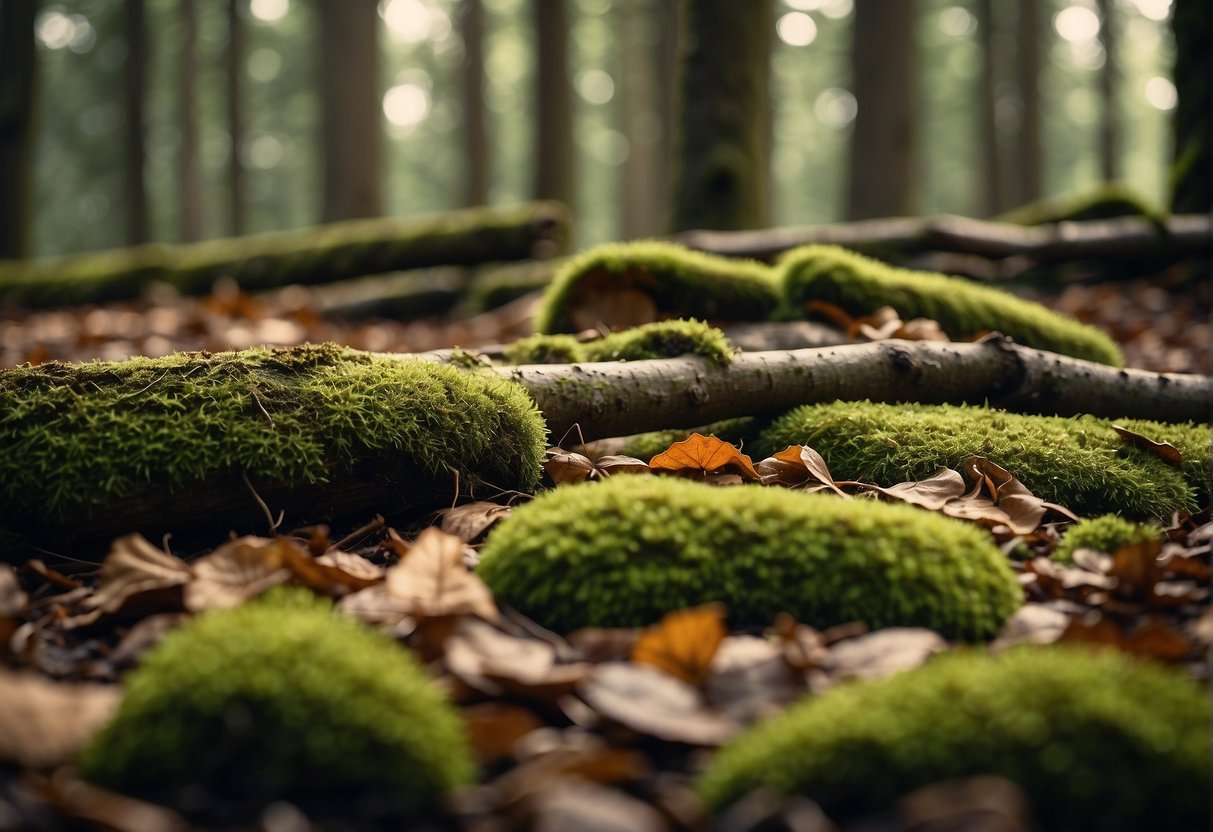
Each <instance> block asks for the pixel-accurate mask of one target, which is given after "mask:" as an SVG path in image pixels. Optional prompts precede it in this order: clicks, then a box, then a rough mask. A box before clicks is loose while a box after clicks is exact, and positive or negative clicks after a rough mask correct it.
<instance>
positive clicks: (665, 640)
mask: <svg viewBox="0 0 1213 832" xmlns="http://www.w3.org/2000/svg"><path fill="white" fill-rule="evenodd" d="M724 637H725V628H724V606H723V605H722V604H705V605H703V606H701V607H695V608H694V609H689V610H678V611H676V612H671V613H667V614H666V615H664V616H662V619H661V621H660V622H658V623H657V624H655V625H653V626H652V627H649V628H647V629H646V630H645V631H644V632H643V633H641V634H640V637H639V638H638V639H636V644H635V646H634V647H633V648H632V661H634V662H636V663H637V664H647V665H652V666H653V667H657V668H660V669H661V670H664V671H665V672H666V673H669V674H670V675H671V676H674V677H675V678H678V679H681V680H682V681H684V682H686V683H688V684H691V685H701V684H703V681H704V680H705V679H707V677H708V672H709V670H710V668H711V666H712V659H713V657H715V655H716V650H717V649H719V647H720V642H722V641H723V640H724Z"/></svg>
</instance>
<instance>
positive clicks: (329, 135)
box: [319, 0, 383, 222]
mask: <svg viewBox="0 0 1213 832" xmlns="http://www.w3.org/2000/svg"><path fill="white" fill-rule="evenodd" d="M319 5H320V32H319V34H320V97H321V108H322V111H323V112H322V117H321V123H322V125H323V128H322V136H321V138H322V144H323V148H324V149H323V151H322V152H323V154H324V208H323V211H322V219H323V221H324V222H333V221H335V220H346V219H354V218H357V217H376V216H380V215H381V214H382V213H383V194H382V190H381V182H382V179H383V128H382V120H381V116H380V112H381V104H380V96H379V38H378V34H379V31H378V13H377V11H376V3H375V0H320V4H319Z"/></svg>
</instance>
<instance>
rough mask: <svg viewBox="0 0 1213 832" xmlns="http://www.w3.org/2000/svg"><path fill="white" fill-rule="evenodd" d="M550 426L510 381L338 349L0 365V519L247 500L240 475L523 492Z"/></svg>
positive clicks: (21, 523) (11, 522) (401, 491)
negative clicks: (209, 490)
mask: <svg viewBox="0 0 1213 832" xmlns="http://www.w3.org/2000/svg"><path fill="white" fill-rule="evenodd" d="M544 433H545V429H544V426H543V422H542V419H541V418H540V416H539V414H538V412H537V411H536V409H535V405H534V404H533V403H532V402H531V400H530V398H529V397H528V396H527V394H526V393H525V391H523V389H522V388H521V387H519V386H517V385H515V384H513V383H510V382H505V381H503V380H501V379H498V378H486V377H482V376H479V375H473V374H470V373H465V372H461V371H459V370H457V369H455V368H452V367H445V366H442V365H438V364H433V363H428V362H422V361H407V360H392V359H390V358H387V357H380V356H375V355H372V354H368V353H361V352H357V351H355V350H350V349H345V348H341V347H337V346H332V345H325V346H304V347H297V348H293V349H285V350H270V349H254V350H246V351H243V352H235V353H219V354H214V355H212V354H208V353H181V354H177V355H172V356H169V357H167V358H157V359H146V358H140V359H131V360H128V361H120V362H112V363H107V362H94V363H89V364H74V365H65V364H57V363H52V364H43V365H41V366H37V367H29V366H24V367H18V368H16V369H12V370H5V371H3V372H0V447H4V448H5V449H6V452H5V453H4V454H3V455H0V527H9V528H29V527H34V526H39V525H49V524H55V523H61V522H63V521H67V520H70V521H72V523H73V524H75V523H82V524H84V523H85V521H89V520H90V519H93V520H97V519H103V518H104V517H105V516H106V515H107V514H109V513H110V512H111V511H113V510H114V508H115V507H117V510H118V511H123V510H125V509H126V506H127V504H133V503H136V502H141V501H148V500H152V501H155V500H168V499H170V497H171V496H172V495H173V494H178V495H180V499H179V501H178V502H179V503H180V504H179V505H177V506H176V509H175V510H181V511H186V510H188V509H189V503H190V502H191V500H192V495H191V488H192V487H194V486H195V485H197V484H198V483H200V482H202V481H205V480H208V479H215V478H223V477H229V478H233V477H234V489H235V490H236V491H237V492H238V494H237V496H240V495H241V494H244V495H245V496H247V494H246V492H245V489H244V487H243V485H242V484H241V476H240V475H241V474H242V473H243V475H245V476H247V477H248V478H249V480H251V481H252V482H253V483H255V484H256V486H257V487H258V489H259V490H261V489H262V488H267V489H270V488H271V487H272V484H273V483H284V484H286V485H287V486H305V485H323V484H326V483H330V482H334V481H337V480H341V479H343V478H344V479H349V478H355V479H356V480H358V482H359V483H360V485H361V486H362V487H365V488H371V487H375V486H378V487H379V488H380V489H385V488H390V489H391V490H392V492H393V493H394V494H397V495H399V496H400V499H401V500H405V498H406V497H407V495H408V494H409V493H410V492H419V491H421V490H422V488H423V484H426V483H431V484H432V483H434V482H446V483H448V485H447V486H445V487H444V488H445V491H446V492H448V496H449V491H450V485H449V482H450V475H451V473H452V472H458V474H459V476H460V482H461V484H462V485H464V486H465V487H466V486H468V485H471V484H474V483H476V482H479V481H484V482H487V483H491V484H493V485H495V486H498V487H502V488H520V489H521V488H529V487H531V486H533V485H534V484H535V483H536V482H537V481H538V475H539V466H540V458H541V456H542V452H543V447H544ZM262 493H263V495H264V494H265V493H266V492H264V491H263V492H262ZM279 498H281V499H284V500H286V499H289V495H279ZM310 498H311V499H315V498H316V495H315V494H312V495H311V497H310ZM245 501H246V502H247V499H246V500H245ZM267 502H270V503H271V505H272V507H273V508H275V509H279V508H289V506H286V505H280V504H277V503H276V502H275V501H270V500H269V499H268V497H267ZM379 510H383V509H382V508H380V509H379ZM86 525H87V524H86Z"/></svg>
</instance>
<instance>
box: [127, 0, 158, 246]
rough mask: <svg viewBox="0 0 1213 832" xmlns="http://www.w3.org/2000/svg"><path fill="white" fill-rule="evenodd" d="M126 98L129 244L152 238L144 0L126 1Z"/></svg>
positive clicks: (132, 244) (144, 241)
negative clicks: (147, 178)
mask: <svg viewBox="0 0 1213 832" xmlns="http://www.w3.org/2000/svg"><path fill="white" fill-rule="evenodd" d="M125 7H126V67H125V76H126V83H125V97H124V100H123V103H124V105H125V107H126V146H125V147H124V148H123V151H124V159H125V165H124V169H123V172H122V173H123V192H124V195H125V197H126V244H127V245H128V246H137V245H139V244H140V243H146V242H147V241H148V240H150V239H151V233H150V231H149V219H148V205H147V183H146V181H145V179H144V168H145V166H146V160H147V147H146V141H145V138H146V130H147V125H146V118H145V116H144V109H145V108H144V99H145V96H146V93H147V63H148V60H147V58H148V56H147V46H148V44H147V10H146V5H145V3H144V0H126V3H125Z"/></svg>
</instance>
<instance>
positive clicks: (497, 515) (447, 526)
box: [438, 500, 510, 543]
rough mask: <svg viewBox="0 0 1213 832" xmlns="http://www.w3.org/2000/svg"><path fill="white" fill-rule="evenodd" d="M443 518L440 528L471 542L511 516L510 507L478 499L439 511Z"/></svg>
mask: <svg viewBox="0 0 1213 832" xmlns="http://www.w3.org/2000/svg"><path fill="white" fill-rule="evenodd" d="M438 515H439V516H440V517H441V518H442V523H441V524H440V528H441V529H442V530H443V531H444V532H446V533H447V534H453V535H455V536H456V537H458V538H460V539H461V540H463V541H465V542H467V543H471V542H472V541H474V540H476V539H477V538H479V537H480V536H481V535H483V534H484V533H485V532H487V531H488V530H489V528H491V527H492V525H493V524H494V523H496V522H497V521H498V520H500V519H502V518H503V517H509V515H510V507H509V506H503V505H498V504H497V503H488V502H485V501H483V500H478V501H477V502H474V503H467V504H465V505H462V506H455V507H454V508H446V509H443V510H442V511H440V512H438Z"/></svg>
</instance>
